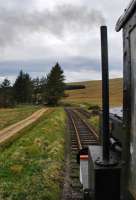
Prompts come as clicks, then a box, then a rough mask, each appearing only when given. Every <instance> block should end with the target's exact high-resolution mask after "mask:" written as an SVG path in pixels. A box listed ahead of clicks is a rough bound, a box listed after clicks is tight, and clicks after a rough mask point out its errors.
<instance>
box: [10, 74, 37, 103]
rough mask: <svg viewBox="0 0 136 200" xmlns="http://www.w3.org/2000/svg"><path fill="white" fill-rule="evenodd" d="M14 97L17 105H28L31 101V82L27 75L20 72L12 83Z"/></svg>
mask: <svg viewBox="0 0 136 200" xmlns="http://www.w3.org/2000/svg"><path fill="white" fill-rule="evenodd" d="M13 88H14V97H15V100H16V101H17V103H30V102H31V99H32V88H33V87H32V81H31V78H30V76H29V74H27V73H24V72H23V71H22V70H21V71H20V73H19V75H18V77H17V79H16V81H15V83H14V86H13Z"/></svg>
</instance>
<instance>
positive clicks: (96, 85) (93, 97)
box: [64, 78, 123, 107]
mask: <svg viewBox="0 0 136 200" xmlns="http://www.w3.org/2000/svg"><path fill="white" fill-rule="evenodd" d="M72 84H81V85H85V86H86V88H85V89H80V90H71V91H66V94H68V95H69V96H68V97H67V98H65V99H64V102H65V103H71V104H73V105H74V104H91V105H93V104H95V105H96V104H97V105H100V106H101V93H102V90H101V84H102V83H101V81H86V82H80V83H72ZM122 98H123V80H122V79H121V78H118V79H111V80H110V105H111V106H112V107H113V106H120V105H122V101H123V100H122Z"/></svg>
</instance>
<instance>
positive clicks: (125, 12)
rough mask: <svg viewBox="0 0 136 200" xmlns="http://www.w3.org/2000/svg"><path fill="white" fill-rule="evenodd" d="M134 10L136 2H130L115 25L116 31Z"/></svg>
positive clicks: (133, 0) (134, 0)
mask: <svg viewBox="0 0 136 200" xmlns="http://www.w3.org/2000/svg"><path fill="white" fill-rule="evenodd" d="M135 9H136V0H132V1H131V3H130V4H129V6H128V7H127V9H125V11H124V13H123V15H122V16H121V17H120V18H119V20H118V22H117V24H116V31H120V30H121V28H122V27H123V26H124V25H125V24H126V22H127V21H128V20H129V18H130V17H131V16H132V15H133V12H134V11H135Z"/></svg>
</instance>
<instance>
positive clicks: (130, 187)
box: [116, 0, 136, 199]
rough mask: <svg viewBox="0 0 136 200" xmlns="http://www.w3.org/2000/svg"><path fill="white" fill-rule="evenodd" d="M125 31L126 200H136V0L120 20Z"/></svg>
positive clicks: (119, 25) (117, 28) (119, 23)
mask: <svg viewBox="0 0 136 200" xmlns="http://www.w3.org/2000/svg"><path fill="white" fill-rule="evenodd" d="M121 29H122V30H123V44H124V48H123V51H124V52H123V58H124V74H123V76H124V87H123V127H124V130H125V132H126V139H125V149H124V151H125V153H124V159H125V162H126V170H125V174H126V180H125V185H126V192H127V194H128V196H127V194H126V196H127V197H126V199H129V198H130V199H131V198H132V199H136V170H135V168H136V0H133V1H132V2H131V3H130V4H129V6H128V8H127V9H126V10H125V12H124V14H123V15H122V16H121V17H120V18H119V20H118V22H117V25H116V31H120V30H121Z"/></svg>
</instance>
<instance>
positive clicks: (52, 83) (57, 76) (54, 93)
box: [45, 63, 65, 105]
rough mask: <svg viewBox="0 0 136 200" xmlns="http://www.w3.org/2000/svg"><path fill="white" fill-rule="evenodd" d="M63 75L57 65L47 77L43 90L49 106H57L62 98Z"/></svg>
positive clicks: (63, 87)
mask: <svg viewBox="0 0 136 200" xmlns="http://www.w3.org/2000/svg"><path fill="white" fill-rule="evenodd" d="M64 89H65V84H64V74H63V71H62V69H61V67H60V65H59V64H58V63H57V64H56V65H55V66H54V67H53V68H52V70H51V72H50V73H49V74H48V76H47V83H46V89H45V99H46V101H47V103H48V104H49V105H57V104H58V101H59V100H60V99H61V98H62V97H64Z"/></svg>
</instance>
